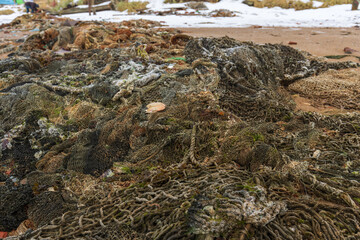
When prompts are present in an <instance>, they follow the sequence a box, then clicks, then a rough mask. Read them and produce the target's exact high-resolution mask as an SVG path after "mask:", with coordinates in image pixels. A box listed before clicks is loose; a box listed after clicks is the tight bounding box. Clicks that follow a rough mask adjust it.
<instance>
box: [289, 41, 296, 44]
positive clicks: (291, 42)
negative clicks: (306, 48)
mask: <svg viewBox="0 0 360 240" xmlns="http://www.w3.org/2000/svg"><path fill="white" fill-rule="evenodd" d="M289 45H297V42H294V41H289Z"/></svg>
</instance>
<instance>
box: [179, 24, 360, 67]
mask: <svg viewBox="0 0 360 240" xmlns="http://www.w3.org/2000/svg"><path fill="white" fill-rule="evenodd" d="M181 30H182V31H184V33H187V34H189V35H191V36H194V37H222V36H229V37H231V38H235V39H237V40H240V41H252V42H255V43H282V44H285V45H289V42H290V41H292V42H296V43H297V44H296V45H291V46H292V47H294V48H296V49H300V50H304V51H307V52H309V53H311V54H312V55H316V56H328V55H346V54H345V53H344V48H345V47H349V48H352V49H355V50H357V51H358V52H354V53H353V54H352V55H355V56H359V57H360V28H359V27H353V28H283V27H272V28H269V27H257V26H253V27H249V28H182V29H181ZM336 61H354V62H360V60H359V59H358V58H356V57H351V56H349V57H345V58H342V59H340V60H336Z"/></svg>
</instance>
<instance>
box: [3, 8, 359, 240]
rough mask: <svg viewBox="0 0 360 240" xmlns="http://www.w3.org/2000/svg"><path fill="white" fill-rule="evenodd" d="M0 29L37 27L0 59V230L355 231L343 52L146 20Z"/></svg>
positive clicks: (287, 235) (352, 118)
mask: <svg viewBox="0 0 360 240" xmlns="http://www.w3.org/2000/svg"><path fill="white" fill-rule="evenodd" d="M174 12H176V11H175V10H174ZM9 26H11V28H13V29H11V30H14V29H15V30H16V29H17V30H19V29H22V28H24V29H27V30H29V29H34V28H38V29H41V31H39V32H34V33H33V34H32V35H31V36H29V37H28V38H27V39H26V41H25V42H23V43H19V46H18V48H16V49H13V50H12V51H13V53H12V56H11V57H9V58H6V59H3V60H0V108H1V111H0V149H1V151H0V152H1V155H0V160H1V165H0V181H1V184H0V194H1V197H2V201H0V205H1V204H2V205H1V206H0V231H4V232H11V231H14V230H15V229H22V230H21V231H19V234H20V232H21V235H20V236H17V237H15V236H14V237H13V238H14V239H45V238H46V239H55V238H63V239H70V238H73V239H81V238H84V236H85V235H86V237H87V238H89V239H113V238H122V239H170V238H177V239H195V238H199V239H202V238H209V239H210V238H224V239H233V238H234V239H246V237H247V236H251V237H252V238H253V239H280V240H283V239H304V238H312V239H358V232H359V226H358V224H357V222H359V221H360V217H359V216H360V210H359V199H360V195H359V191H360V184H359V182H358V181H360V178H359V177H360V175H359V171H360V164H359V161H358V156H359V153H360V147H359V143H360V139H359V137H358V135H359V133H360V130H359V129H360V127H359V126H360V115H359V114H358V113H357V111H358V110H359V109H360V106H358V105H359V104H358V103H359V102H360V99H358V95H359V94H358V92H357V89H359V86H358V82H359V81H358V79H359V72H358V69H355V68H357V67H358V64H355V63H352V62H325V61H323V59H319V58H316V57H313V56H311V55H309V54H307V53H305V52H300V51H298V50H296V49H293V48H291V47H290V46H284V45H280V44H264V45H257V44H254V43H249V42H238V41H236V40H234V39H231V38H228V37H224V38H190V37H188V36H187V35H184V34H182V33H181V32H180V31H178V30H176V29H166V28H161V26H160V23H157V22H153V21H146V20H137V21H125V22H122V23H105V22H81V21H80V22H77V23H76V24H75V23H71V22H70V20H68V19H61V18H54V17H51V16H48V15H43V16H41V15H36V16H27V15H24V16H21V17H19V18H17V19H16V21H13V22H12V23H11V24H10V25H9ZM294 92H295V93H297V94H298V95H299V96H301V97H303V98H305V99H306V100H307V102H306V103H307V104H309V106H314V108H316V107H318V108H330V107H331V108H336V109H337V110H341V111H340V112H337V114H321V113H317V112H309V111H301V110H299V108H298V106H296V103H294V101H293V100H292V95H291V94H293V93H294ZM165 110H166V111H165ZM350 112H352V113H350ZM148 113H149V114H148ZM152 113H153V114H152ZM13 199H20V200H19V201H14V200H13ZM3 200H4V201H3ZM25 220H29V221H31V223H33V225H34V226H33V227H30V226H28V225H27V224H25V223H26V222H24V221H25ZM24 225H26V226H24ZM29 225H30V224H29ZM26 229H32V230H26ZM319 229H320V230H319ZM24 231H26V232H25V233H24V234H22V233H23V232H24ZM17 234H18V233H17Z"/></svg>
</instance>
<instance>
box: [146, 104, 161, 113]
mask: <svg viewBox="0 0 360 240" xmlns="http://www.w3.org/2000/svg"><path fill="white" fill-rule="evenodd" d="M146 108H147V109H146V113H154V112H160V111H163V110H164V109H165V104H163V103H161V102H154V103H150V104H148V105H147V106H146Z"/></svg>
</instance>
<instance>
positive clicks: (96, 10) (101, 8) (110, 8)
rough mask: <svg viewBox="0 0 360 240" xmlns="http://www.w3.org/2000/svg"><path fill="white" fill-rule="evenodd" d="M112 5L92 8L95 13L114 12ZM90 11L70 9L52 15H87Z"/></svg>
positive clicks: (87, 9) (86, 9)
mask: <svg viewBox="0 0 360 240" xmlns="http://www.w3.org/2000/svg"><path fill="white" fill-rule="evenodd" d="M113 9H114V8H113V7H112V5H111V3H110V4H109V5H105V6H97V7H92V11H93V12H94V11H95V12H100V11H107V10H113ZM88 11H89V8H68V9H65V10H62V11H60V12H56V13H52V14H53V15H64V14H74V13H86V12H88Z"/></svg>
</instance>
